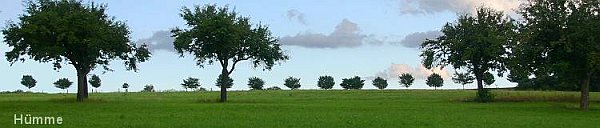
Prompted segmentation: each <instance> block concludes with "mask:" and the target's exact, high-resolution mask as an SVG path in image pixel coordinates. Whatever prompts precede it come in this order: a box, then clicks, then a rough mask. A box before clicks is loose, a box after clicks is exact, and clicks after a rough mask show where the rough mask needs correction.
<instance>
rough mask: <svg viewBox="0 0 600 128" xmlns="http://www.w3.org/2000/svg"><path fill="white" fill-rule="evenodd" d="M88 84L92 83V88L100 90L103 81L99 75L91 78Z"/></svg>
mask: <svg viewBox="0 0 600 128" xmlns="http://www.w3.org/2000/svg"><path fill="white" fill-rule="evenodd" d="M88 82H90V85H92V87H94V88H98V87H100V83H101V80H100V77H98V75H95V74H94V75H92V78H90V80H89V81H88Z"/></svg>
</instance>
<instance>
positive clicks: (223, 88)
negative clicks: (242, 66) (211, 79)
mask: <svg viewBox="0 0 600 128" xmlns="http://www.w3.org/2000/svg"><path fill="white" fill-rule="evenodd" d="M221 75H223V77H229V71H227V66H224V67H223V70H222V71H221ZM217 79H218V78H217ZM220 87H221V100H220V102H227V86H225V85H220Z"/></svg>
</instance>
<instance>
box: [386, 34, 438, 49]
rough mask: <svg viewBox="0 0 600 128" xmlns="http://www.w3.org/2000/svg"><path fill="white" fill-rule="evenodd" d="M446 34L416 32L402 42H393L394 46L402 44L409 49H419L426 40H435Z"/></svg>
mask: <svg viewBox="0 0 600 128" xmlns="http://www.w3.org/2000/svg"><path fill="white" fill-rule="evenodd" d="M441 35H444V33H442V32H440V31H427V32H415V33H411V34H408V35H406V36H405V37H404V39H402V40H401V41H400V42H392V44H401V45H402V46H404V47H408V48H418V47H419V46H420V45H421V43H423V41H425V40H426V39H435V38H437V37H439V36H441Z"/></svg>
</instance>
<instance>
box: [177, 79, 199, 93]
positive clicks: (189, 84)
mask: <svg viewBox="0 0 600 128" xmlns="http://www.w3.org/2000/svg"><path fill="white" fill-rule="evenodd" d="M198 81H199V80H198V78H192V77H189V78H187V79H184V80H183V83H181V86H183V88H185V91H187V89H188V88H189V89H192V90H193V89H194V88H198V87H200V84H199V82H198Z"/></svg>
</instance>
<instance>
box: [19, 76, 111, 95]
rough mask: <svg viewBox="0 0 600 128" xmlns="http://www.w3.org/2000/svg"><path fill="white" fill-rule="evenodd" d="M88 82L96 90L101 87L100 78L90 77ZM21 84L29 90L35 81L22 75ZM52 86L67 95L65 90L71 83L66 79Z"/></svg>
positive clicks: (31, 77)
mask: <svg viewBox="0 0 600 128" xmlns="http://www.w3.org/2000/svg"><path fill="white" fill-rule="evenodd" d="M88 82H89V83H90V85H92V87H94V88H96V89H98V88H99V87H100V85H101V84H100V83H101V81H100V77H98V76H97V75H92V78H91V79H90V80H89V81H88ZM21 84H22V85H23V86H25V87H27V88H28V89H30V90H31V88H33V87H35V85H36V84H37V81H36V80H35V79H34V78H33V76H31V75H23V77H22V78H21ZM53 84H54V86H55V87H56V88H60V89H63V90H65V91H66V93H69V91H68V90H66V89H67V88H69V87H71V85H72V84H73V82H71V81H69V79H67V78H61V79H58V80H57V81H56V82H54V83H53Z"/></svg>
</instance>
